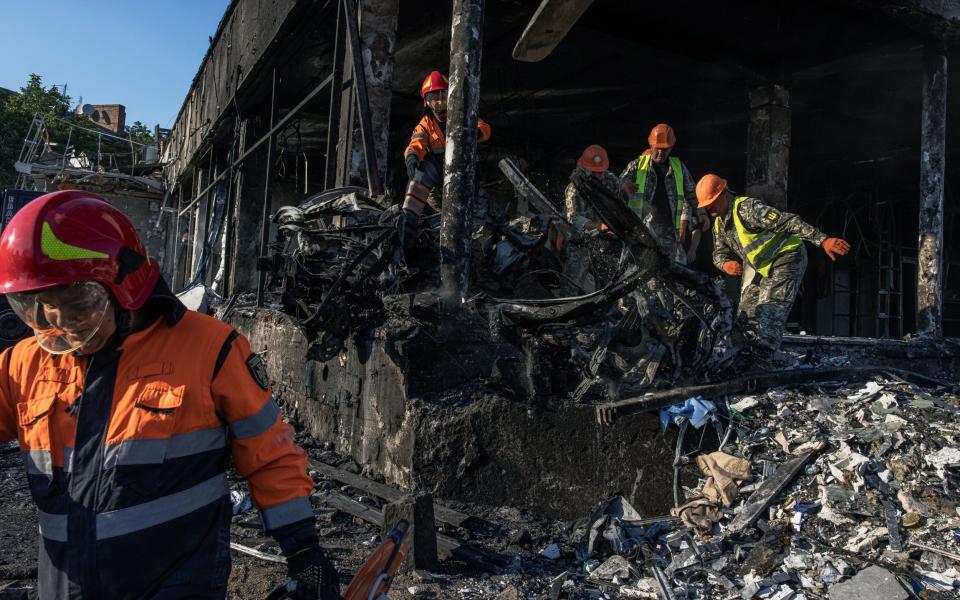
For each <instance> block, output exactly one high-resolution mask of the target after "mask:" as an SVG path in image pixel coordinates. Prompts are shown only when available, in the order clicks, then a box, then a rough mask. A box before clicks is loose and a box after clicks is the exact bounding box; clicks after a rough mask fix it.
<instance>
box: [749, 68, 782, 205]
mask: <svg viewBox="0 0 960 600" xmlns="http://www.w3.org/2000/svg"><path fill="white" fill-rule="evenodd" d="M749 98H750V124H749V125H748V127H747V179H746V188H747V189H746V190H745V192H746V194H747V195H748V196H753V197H755V198H760V199H761V200H763V201H764V202H766V203H767V204H769V205H771V206H776V207H777V208H781V209H785V208H787V175H788V168H789V165H790V94H789V92H787V90H786V88H784V87H783V86H780V85H777V84H771V85H763V86H760V87H755V88H753V89H752V90H750V92H749Z"/></svg>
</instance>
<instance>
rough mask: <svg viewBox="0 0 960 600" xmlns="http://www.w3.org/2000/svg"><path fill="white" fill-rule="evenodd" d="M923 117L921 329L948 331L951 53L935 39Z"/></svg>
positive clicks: (927, 62) (926, 62)
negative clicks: (946, 182)
mask: <svg viewBox="0 0 960 600" xmlns="http://www.w3.org/2000/svg"><path fill="white" fill-rule="evenodd" d="M922 85H923V114H922V116H921V121H920V226H919V231H920V239H919V246H918V249H917V333H918V334H920V335H932V336H940V335H942V334H943V312H942V310H941V307H940V301H941V296H942V292H943V174H944V154H945V149H946V140H947V54H946V50H945V49H944V48H943V47H942V46H940V45H938V44H935V43H928V44H927V46H926V48H924V52H923V84H922Z"/></svg>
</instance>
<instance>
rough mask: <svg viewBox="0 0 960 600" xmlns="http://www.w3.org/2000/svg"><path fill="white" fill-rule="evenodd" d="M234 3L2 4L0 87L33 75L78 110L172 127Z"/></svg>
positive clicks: (20, 0) (103, 0)
mask: <svg viewBox="0 0 960 600" xmlns="http://www.w3.org/2000/svg"><path fill="white" fill-rule="evenodd" d="M228 4H229V0H125V1H121V0H82V1H79V2H78V1H77V0H69V1H68V0H0V11H2V15H3V22H4V28H3V33H2V34H0V87H4V88H7V89H11V90H18V89H20V87H22V86H23V85H24V84H25V83H26V82H27V79H28V76H29V74H30V73H37V74H38V75H40V76H41V77H43V82H44V85H46V86H49V85H51V84H56V85H60V84H64V83H66V84H67V94H69V95H70V96H71V97H72V98H73V100H72V103H73V105H76V103H77V102H78V101H79V99H80V96H83V101H84V102H86V103H89V104H123V105H124V106H126V107H127V124H130V123H133V122H134V121H143V123H144V124H146V125H147V126H148V127H150V128H151V129H152V128H153V126H154V125H155V124H157V123H159V124H160V126H161V127H170V126H172V125H173V121H174V119H175V118H176V116H177V112H179V110H180V105H181V104H182V103H183V99H184V96H186V93H187V89H188V88H189V87H190V81H191V80H192V79H193V76H194V75H195V74H196V72H197V69H198V68H199V67H200V61H201V60H202V59H203V56H204V54H205V53H206V51H207V47H208V46H209V45H210V42H209V38H210V37H211V36H213V34H214V32H216V30H217V24H218V23H219V22H220V17H222V16H223V12H224V10H226V7H227V5H228Z"/></svg>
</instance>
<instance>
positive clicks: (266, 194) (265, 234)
mask: <svg viewBox="0 0 960 600" xmlns="http://www.w3.org/2000/svg"><path fill="white" fill-rule="evenodd" d="M276 118H277V69H276V68H274V69H273V80H272V82H271V85H270V131H271V132H272V131H273V130H274V126H273V124H274V122H275V121H276ZM273 146H274V136H272V135H271V136H270V139H269V140H268V141H267V165H266V169H265V170H266V172H265V174H264V176H263V211H262V212H261V213H260V256H266V255H267V247H268V246H269V245H270V198H271V194H270V180H271V176H272V175H273ZM266 284H267V272H266V271H258V272H257V306H258V307H259V306H263V300H264V288H265V287H266Z"/></svg>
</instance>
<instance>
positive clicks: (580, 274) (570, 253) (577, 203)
mask: <svg viewBox="0 0 960 600" xmlns="http://www.w3.org/2000/svg"><path fill="white" fill-rule="evenodd" d="M578 170H580V171H586V172H588V173H590V174H591V175H593V176H594V177H596V178H597V179H598V180H599V181H600V183H601V184H602V185H603V186H604V187H605V188H606V189H607V190H609V191H610V193H612V194H614V195H615V196H617V197H619V198H623V199H624V201H626V195H625V194H624V193H623V189H622V188H621V187H620V179H619V178H618V177H617V176H616V175H614V174H613V173H611V172H610V159H609V158H608V157H607V151H606V150H605V149H604V148H603V146H598V145H596V144H593V145H590V146H587V147H586V149H584V151H583V153H582V154H581V155H580V158H579V159H577V166H576V168H575V169H574V171H578ZM564 205H565V208H566V213H567V220H568V221H570V223H572V224H573V226H574V228H576V229H577V230H578V231H580V232H581V233H583V234H585V235H587V236H592V235H596V234H598V233H601V232H606V231H608V229H607V225H606V224H605V223H604V222H603V221H601V220H600V217H599V216H598V215H597V213H596V211H595V210H594V209H593V207H592V206H591V205H590V203H589V202H587V201H586V199H584V198H583V196H581V195H580V192H579V191H578V189H577V186H575V185H574V184H573V183H569V184H567V187H566V189H565V190H564ZM585 241H586V240H585V239H580V240H567V241H566V243H565V245H564V264H563V272H564V274H565V275H566V276H567V277H569V278H570V280H571V281H573V282H574V283H575V284H576V285H577V286H578V287H579V290H578V291H580V292H583V293H589V292H592V291H594V290H595V289H596V280H595V279H594V276H593V273H592V272H591V271H592V261H591V259H590V249H589V248H588V247H587V245H586V244H585Z"/></svg>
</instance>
